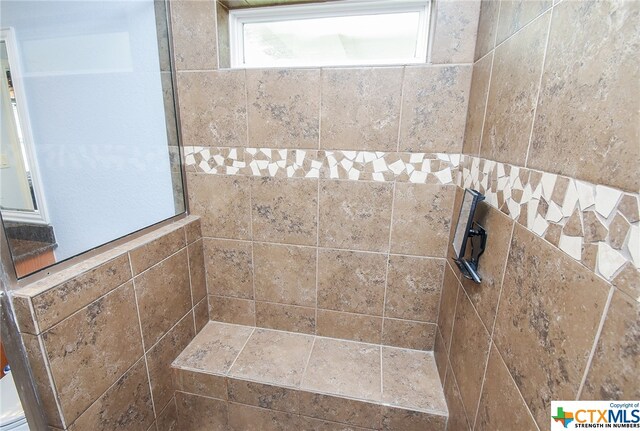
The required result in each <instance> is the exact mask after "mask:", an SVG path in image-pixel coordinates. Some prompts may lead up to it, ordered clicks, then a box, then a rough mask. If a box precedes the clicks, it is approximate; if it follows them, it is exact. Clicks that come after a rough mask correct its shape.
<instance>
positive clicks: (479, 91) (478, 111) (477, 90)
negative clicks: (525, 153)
mask: <svg viewBox="0 0 640 431" xmlns="http://www.w3.org/2000/svg"><path fill="white" fill-rule="evenodd" d="M489 3H492V4H497V3H498V2H495V1H489ZM482 4H483V5H484V4H485V2H484V1H483V2H482ZM483 7H484V6H483ZM492 64H493V53H492V54H490V55H487V56H486V57H484V58H483V59H481V60H479V61H478V62H477V63H476V64H474V65H473V79H472V80H471V90H470V91H469V110H468V112H467V123H466V126H465V132H464V143H463V146H462V152H463V153H464V154H471V155H474V156H477V155H478V153H479V152H480V142H481V141H482V127H483V125H484V115H485V108H486V107H487V95H488V94H489V78H490V77H491V65H492ZM500 84H501V83H500Z"/></svg>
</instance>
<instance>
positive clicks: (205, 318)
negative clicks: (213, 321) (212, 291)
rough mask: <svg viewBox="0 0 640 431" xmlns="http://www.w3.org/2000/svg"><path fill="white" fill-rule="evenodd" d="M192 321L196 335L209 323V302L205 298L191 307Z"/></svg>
mask: <svg viewBox="0 0 640 431" xmlns="http://www.w3.org/2000/svg"><path fill="white" fill-rule="evenodd" d="M193 320H194V322H195V327H196V334H197V333H198V332H200V331H201V330H202V328H204V326H205V325H206V324H207V322H209V300H208V298H207V297H206V296H205V297H204V298H202V299H201V300H200V302H198V303H197V304H196V305H195V306H194V307H193Z"/></svg>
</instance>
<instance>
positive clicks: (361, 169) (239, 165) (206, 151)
mask: <svg viewBox="0 0 640 431" xmlns="http://www.w3.org/2000/svg"><path fill="white" fill-rule="evenodd" d="M459 163H460V154H446V153H400V152H381V151H328V150H299V149H295V150H293V149H273V148H227V147H185V165H186V169H187V172H200V173H206V174H225V175H253V176H270V177H284V178H324V179H344V180H360V181H381V182H384V181H402V182H410V183H416V184H443V185H444V184H454V183H455V176H456V173H457V172H458V166H459Z"/></svg>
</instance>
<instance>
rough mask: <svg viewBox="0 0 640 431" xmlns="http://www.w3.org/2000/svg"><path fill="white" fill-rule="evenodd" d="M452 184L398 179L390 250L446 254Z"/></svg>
mask: <svg viewBox="0 0 640 431" xmlns="http://www.w3.org/2000/svg"><path fill="white" fill-rule="evenodd" d="M454 190H455V187H454V186H438V185H431V184H410V183H397V184H396V191H395V196H394V202H393V224H392V227H391V252H392V253H400V254H411V255H418V256H434V257H445V255H446V251H447V244H448V241H449V227H450V224H451V211H452V208H453V200H454Z"/></svg>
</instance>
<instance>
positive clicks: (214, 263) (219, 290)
mask: <svg viewBox="0 0 640 431" xmlns="http://www.w3.org/2000/svg"><path fill="white" fill-rule="evenodd" d="M203 241H204V242H203V247H204V255H205V258H204V261H205V268H206V274H207V289H208V291H209V295H220V296H231V297H235V298H244V299H253V252H252V250H253V245H252V244H251V243H250V242H244V241H231V240H220V239H212V238H204V239H203Z"/></svg>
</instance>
